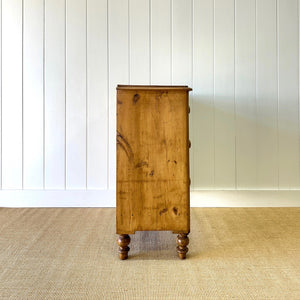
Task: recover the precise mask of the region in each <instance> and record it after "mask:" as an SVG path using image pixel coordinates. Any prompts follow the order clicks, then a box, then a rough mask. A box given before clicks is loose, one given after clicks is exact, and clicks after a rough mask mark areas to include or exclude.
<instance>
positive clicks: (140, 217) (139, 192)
mask: <svg viewBox="0 0 300 300" xmlns="http://www.w3.org/2000/svg"><path fill="white" fill-rule="evenodd" d="M189 91H190V89H189V88H188V87H186V86H181V87H178V86H177V87H164V86H153V87H149V86H148V87H147V86H118V88H117V234H130V233H134V232H135V231H138V230H170V231H173V232H176V233H180V232H182V233H188V232H189V231H190V206H189V188H190V179H189V134H188V112H189V105H188V92H189Z"/></svg>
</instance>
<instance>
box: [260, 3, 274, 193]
mask: <svg viewBox="0 0 300 300" xmlns="http://www.w3.org/2000/svg"><path fill="white" fill-rule="evenodd" d="M256 88H257V97H256V102H257V188H261V189H274V188H275V189H277V188H278V138H277V101H278V95H277V92H278V91H277V40H276V1H275V0H265V1H257V2H256Z"/></svg>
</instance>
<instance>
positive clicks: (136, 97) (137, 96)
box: [132, 94, 140, 104]
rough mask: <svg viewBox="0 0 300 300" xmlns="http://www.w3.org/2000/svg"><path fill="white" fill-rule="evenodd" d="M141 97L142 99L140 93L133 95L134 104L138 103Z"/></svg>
mask: <svg viewBox="0 0 300 300" xmlns="http://www.w3.org/2000/svg"><path fill="white" fill-rule="evenodd" d="M139 99H140V95H139V94H135V95H134V96H133V99H132V101H133V104H136V103H137V102H138V101H139Z"/></svg>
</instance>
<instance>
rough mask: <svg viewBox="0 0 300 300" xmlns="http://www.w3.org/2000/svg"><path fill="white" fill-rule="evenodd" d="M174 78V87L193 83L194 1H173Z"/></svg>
mask: <svg viewBox="0 0 300 300" xmlns="http://www.w3.org/2000/svg"><path fill="white" fill-rule="evenodd" d="M172 8H173V11H172V15H173V17H172V78H173V84H174V85H191V83H192V0H188V1H186V0H173V5H172Z"/></svg>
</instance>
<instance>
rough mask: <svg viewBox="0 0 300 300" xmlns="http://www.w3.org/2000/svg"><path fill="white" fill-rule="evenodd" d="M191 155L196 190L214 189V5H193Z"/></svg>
mask: <svg viewBox="0 0 300 300" xmlns="http://www.w3.org/2000/svg"><path fill="white" fill-rule="evenodd" d="M193 19H194V29H193V31H194V37H193V46H194V49H193V86H192V87H193V107H192V110H191V116H190V118H192V122H193V123H192V124H193V125H192V128H193V132H192V134H193V135H192V151H193V158H194V168H193V174H192V183H193V187H194V188H195V189H201V188H210V189H212V188H213V187H214V73H213V72H214V1H213V0H201V1H194V18H193Z"/></svg>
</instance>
